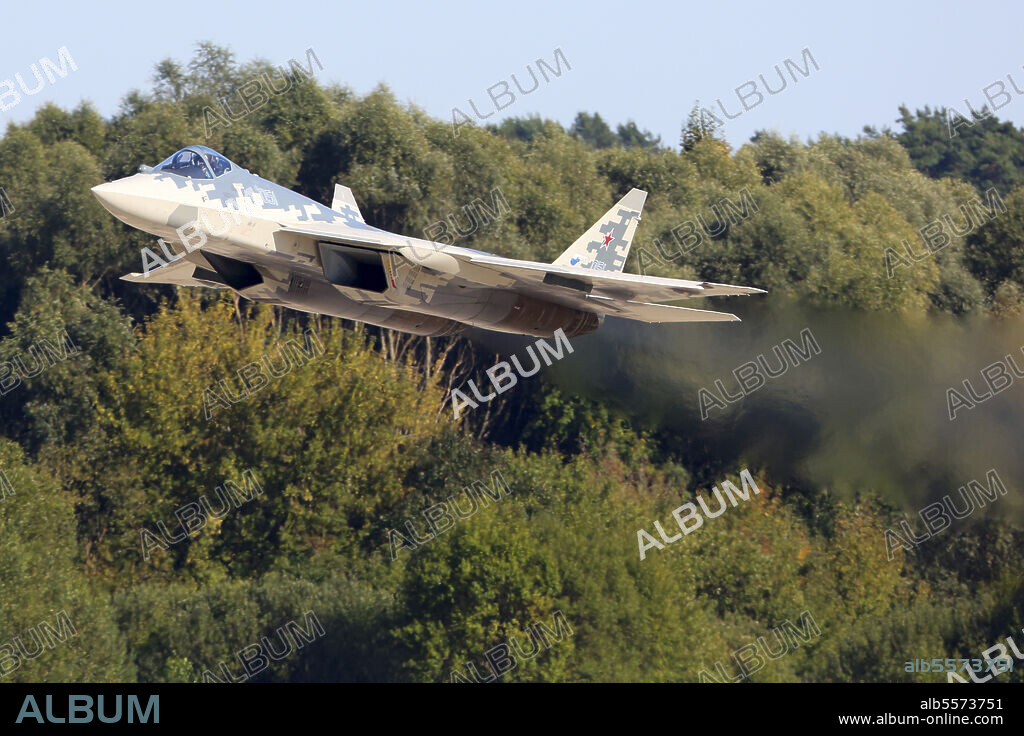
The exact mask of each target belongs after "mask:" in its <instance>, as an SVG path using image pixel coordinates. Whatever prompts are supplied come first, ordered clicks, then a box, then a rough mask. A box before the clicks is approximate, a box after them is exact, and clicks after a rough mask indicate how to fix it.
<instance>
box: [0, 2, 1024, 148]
mask: <svg viewBox="0 0 1024 736" xmlns="http://www.w3.org/2000/svg"><path fill="white" fill-rule="evenodd" d="M1009 5H1010V4H1009V3H1006V2H1003V3H992V2H978V1H976V2H972V3H954V2H927V3H925V2H915V3H911V2H900V1H899V0H890V2H863V1H862V2H857V3H852V4H850V3H843V4H841V5H840V4H834V3H827V4H825V3H816V4H810V3H807V4H802V5H801V4H796V3H777V2H775V3H768V4H757V6H756V7H754V6H753V4H748V3H725V2H720V3H701V4H699V5H695V6H693V7H690V6H689V5H688V4H685V3H677V2H651V3H643V2H619V3H611V2H601V3H596V2H590V3H572V4H568V3H552V2H550V1H548V2H516V3H502V4H501V6H500V7H499V6H497V5H490V4H484V3H468V2H467V3H459V2H453V3H445V2H440V1H438V2H432V3H393V2H367V3H358V4H355V3H346V4H344V5H342V4H340V3H338V4H334V3H323V4H320V5H318V4H315V3H313V4H310V3H283V2H275V3H271V2H262V1H261V0H247V1H246V2H222V3H209V2H202V3H200V2H190V1H188V0H177V1H176V2H174V3H170V4H159V5H156V4H148V3H138V2H107V3H97V4H74V5H72V4H70V3H68V4H66V5H65V4H60V5H48V6H38V5H35V4H33V3H16V4H15V3H9V4H8V6H7V7H5V9H4V13H3V26H4V39H3V44H2V48H0V80H3V79H12V80H13V79H14V75H15V73H18V72H20V73H21V74H22V76H23V77H27V80H26V81H27V83H29V84H30V85H31V84H32V83H33V82H34V79H33V77H32V74H31V71H30V65H31V64H32V63H34V62H35V63H38V60H39V59H40V58H41V57H44V56H48V57H49V58H51V59H53V60H56V59H57V56H56V52H57V49H58V48H60V47H62V46H66V47H67V48H68V51H69V52H70V53H71V55H72V57H73V58H74V60H75V63H76V64H77V66H78V71H77V72H73V73H71V74H70V75H69V76H68V77H66V78H65V79H59V78H58V79H57V80H56V82H55V84H53V85H52V86H49V85H48V86H47V87H46V88H45V89H44V90H43V91H42V92H40V93H38V94H36V95H34V96H32V97H24V99H23V100H22V101H21V102H20V103H19V104H18V105H17V106H15V107H13V108H11V109H10V110H8V111H6V112H2V113H0V123H2V124H4V125H6V123H7V121H10V120H15V121H19V122H20V121H24V120H26V119H28V118H30V117H31V116H32V114H33V111H34V110H35V109H36V108H37V107H38V106H39V105H40V104H42V103H43V102H45V101H53V102H56V103H57V104H59V105H62V106H66V107H68V106H74V105H76V104H77V103H78V102H79V101H80V100H82V99H87V100H90V101H92V102H93V103H94V104H95V105H96V106H97V107H98V109H99V110H100V112H101V113H102V114H104V115H110V114H112V113H114V112H115V111H116V110H117V108H118V105H119V102H120V99H121V97H122V96H123V95H124V94H125V92H127V91H128V90H129V89H131V88H140V89H148V88H149V85H150V78H151V75H152V69H153V65H154V64H155V63H156V62H157V61H158V60H160V59H162V58H165V57H168V56H170V57H173V58H176V59H179V60H182V61H185V60H187V59H188V58H189V57H190V55H191V51H192V47H193V44H194V42H195V41H196V40H199V39H204V40H212V41H215V42H217V43H219V44H223V45H227V46H229V47H231V48H232V49H233V50H234V51H235V52H236V54H237V56H238V58H239V59H241V60H248V59H251V58H254V57H262V58H265V59H268V60H269V61H271V62H273V63H278V64H281V63H286V62H287V60H288V59H290V58H297V59H298V58H304V55H305V51H306V49H308V48H311V47H312V48H313V49H314V50H315V52H316V55H317V56H318V58H319V59H320V60H321V62H322V63H323V66H324V69H323V71H322V72H320V73H319V78H320V79H321V80H322V81H335V82H340V83H343V84H347V85H349V86H350V87H352V88H354V89H355V90H356V91H357V92H360V93H365V92H367V91H369V90H371V89H372V88H373V87H374V86H375V85H376V84H378V83H379V82H385V83H387V84H388V85H389V86H390V87H391V89H392V90H393V91H394V92H395V94H396V95H397V97H398V98H399V99H401V100H405V101H410V102H413V103H415V104H417V105H419V106H420V107H422V108H424V109H426V110H427V111H428V112H429V113H430V114H432V115H434V116H435V117H439V118H443V119H446V120H450V119H451V117H452V108H454V107H458V108H460V109H461V110H463V111H465V112H467V113H470V114H472V112H471V110H470V108H469V102H468V101H469V100H470V99H472V100H473V101H474V102H475V104H476V105H477V108H478V110H479V111H480V112H481V113H482V114H486V113H488V112H490V111H493V109H494V105H493V104H492V103H491V102H490V100H489V98H488V97H487V89H488V88H489V87H491V86H492V85H495V84H498V83H500V82H501V81H502V80H505V81H509V80H510V79H511V75H512V74H515V75H516V77H517V78H518V79H519V80H520V83H521V84H522V85H523V86H524V88H528V87H529V86H531V84H532V83H531V82H530V74H529V71H528V69H527V67H528V65H529V66H530V67H532V68H533V69H534V70H535V71H536V69H537V62H536V60H537V59H540V58H542V59H545V60H546V61H547V62H548V63H549V64H551V65H552V66H553V65H554V57H553V54H554V51H555V49H561V50H562V52H563V54H564V56H565V58H566V60H567V61H568V63H569V64H570V65H571V67H572V68H571V71H565V72H563V74H562V76H561V77H550V81H549V82H548V83H547V84H545V83H543V80H541V84H540V85H539V87H538V89H536V90H535V91H533V92H532V93H530V94H528V95H521V94H519V93H518V92H516V89H515V87H514V86H512V90H513V92H515V93H516V96H517V99H516V101H515V103H514V104H512V105H510V106H509V107H508V108H507V109H505V110H504V111H503V112H501V113H497V114H495V115H494V116H493V117H491V118H490V119H489V120H488V121H487V122H491V121H494V120H497V119H499V118H500V117H502V116H504V115H517V116H518V115H527V114H531V113H539V114H541V115H543V116H545V117H549V118H553V119H556V120H558V121H560V122H562V123H563V124H565V125H568V124H569V123H571V122H572V119H573V118H574V117H575V115H576V113H577V112H578V111H580V110H588V111H597V112H600V113H601V115H602V116H603V117H604V118H605V119H607V120H609V121H610V122H611V123H613V124H615V123H619V122H625V121H626V120H627V119H630V118H632V119H634V120H636V121H637V123H638V124H639V125H640V126H641V127H642V128H648V129H650V130H652V131H653V132H655V133H657V134H660V135H661V136H662V139H663V140H664V141H665V142H668V143H672V144H676V143H677V142H678V138H679V127H680V123H681V121H682V120H683V119H684V118H685V117H686V115H687V114H688V112H689V110H690V108H691V107H692V105H693V103H694V100H696V99H698V98H699V99H700V100H701V101H702V103H703V104H704V105H705V106H707V107H709V108H710V107H712V106H714V105H715V100H716V99H721V100H722V103H723V104H724V105H725V108H726V109H727V110H728V111H729V113H730V114H733V115H734V114H736V112H738V111H739V110H741V109H742V108H741V107H740V103H739V101H738V99H737V94H736V92H735V91H734V90H735V89H736V88H737V87H739V86H741V85H743V84H744V83H745V82H747V81H748V80H754V82H755V84H756V85H757V87H758V90H759V92H761V93H762V94H763V95H764V101H763V102H762V103H761V104H760V105H758V106H756V107H753V108H752V109H750V110H749V111H746V112H744V113H743V114H742V115H740V116H739V117H736V118H735V119H733V120H729V121H727V123H726V126H725V134H726V137H727V138H728V139H729V140H730V141H731V142H732V143H733V144H734V145H738V144H740V143H742V142H743V141H745V140H746V139H747V138H748V137H749V136H750V135H751V134H752V133H753V132H754V131H755V130H758V129H764V128H773V129H775V130H778V131H779V132H780V133H783V134H785V135H789V134H796V135H798V136H800V137H801V138H807V137H811V136H815V135H816V134H817V133H819V132H822V131H825V132H838V133H842V134H844V135H851V136H852V135H856V134H857V133H859V132H860V130H861V128H862V126H863V125H865V124H872V125H876V126H883V125H893V124H894V120H895V118H896V115H897V108H898V106H899V105H900V104H901V103H906V104H907V105H908V106H910V107H911V108H912V109H913V108H915V107H923V106H924V105H926V104H930V105H932V106H935V105H946V106H954V107H957V108H958V109H959V110H960V111H961V112H965V113H966V112H967V110H966V106H965V104H964V100H965V98H966V99H967V100H969V101H970V102H971V104H972V105H974V106H975V107H976V108H980V105H981V104H982V103H983V102H984V96H983V94H982V88H983V87H985V86H986V85H988V84H990V83H991V82H993V81H995V80H997V79H1002V80H1003V81H1004V82H1005V81H1006V75H1007V74H1010V75H1012V76H1013V79H1014V81H1015V82H1016V84H1017V85H1018V87H1019V88H1020V89H1024V67H1022V65H1024V48H1022V47H1021V45H1020V42H1019V35H1020V28H1021V26H1022V23H1021V20H1022V19H1024V8H1021V7H1015V8H1011V7H1009ZM805 48H806V49H809V50H810V52H811V54H812V55H813V56H814V59H815V60H816V61H817V63H818V65H819V67H820V69H819V70H817V71H812V72H811V74H810V75H809V76H808V77H806V78H804V77H802V76H799V75H798V76H797V79H798V80H799V81H798V83H794V82H792V81H791V80H790V82H789V84H788V86H787V88H786V89H785V90H783V91H782V92H779V93H778V94H776V95H768V94H766V93H764V90H763V86H762V83H761V82H760V81H759V80H758V75H764V77H765V79H766V80H767V81H768V83H769V84H771V85H772V86H773V88H777V87H778V85H779V84H780V83H779V81H778V78H777V76H775V72H774V70H773V67H774V66H775V65H776V64H779V65H782V64H783V61H784V60H785V59H791V60H793V61H794V62H799V61H800V59H801V53H802V51H803V49H805ZM0 84H2V82H0ZM1006 88H1007V89H1008V90H1009V92H1010V100H1009V102H1008V103H1007V104H1006V106H1005V107H1004V108H1002V109H1001V110H999V112H998V113H997V114H998V115H999V116H1000V117H1001V118H1004V119H1009V120H1012V121H1013V122H1014V123H1016V124H1018V125H1021V124H1022V123H1024V94H1022V95H1017V94H1016V93H1015V92H1014V91H1013V89H1012V87H1011V86H1010V85H1009V83H1007V85H1006ZM747 89H748V90H749V89H750V88H749V87H748V88H747ZM496 94H497V91H496ZM503 99H505V100H507V99H508V98H503ZM756 100H757V97H756V95H752V96H751V98H750V103H753V102H755V101H756ZM715 109H716V111H717V106H716V107H715ZM720 117H722V116H721V115H720Z"/></svg>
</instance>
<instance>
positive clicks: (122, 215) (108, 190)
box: [91, 179, 159, 229]
mask: <svg viewBox="0 0 1024 736" xmlns="http://www.w3.org/2000/svg"><path fill="white" fill-rule="evenodd" d="M91 191H92V193H93V194H94V195H96V199H98V200H99V201H100V204H102V205H103V206H104V207H105V208H106V209H107V211H108V212H110V214H112V215H113V216H114V217H116V218H117V219H119V220H121V221H122V222H125V223H127V224H129V225H131V226H132V227H137V228H140V229H145V226H146V225H148V224H151V223H153V222H155V221H156V220H157V215H158V214H159V213H158V212H157V211H156V210H157V209H158V208H157V207H155V205H156V203H155V202H154V201H153V200H152V198H150V197H146V196H142V195H141V194H140V193H139V192H138V190H137V188H136V187H135V186H134V185H133V182H130V181H128V180H125V179H119V180H118V181H110V182H107V183H106V184H98V185H97V186H94V187H93V188H92V189H91Z"/></svg>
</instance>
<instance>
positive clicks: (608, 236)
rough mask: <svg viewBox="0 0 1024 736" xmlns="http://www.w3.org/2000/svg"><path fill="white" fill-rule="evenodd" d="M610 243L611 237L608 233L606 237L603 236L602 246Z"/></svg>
mask: <svg viewBox="0 0 1024 736" xmlns="http://www.w3.org/2000/svg"><path fill="white" fill-rule="evenodd" d="M610 242H612V235H611V233H608V234H607V235H605V236H604V244H605V245H608V243H610Z"/></svg>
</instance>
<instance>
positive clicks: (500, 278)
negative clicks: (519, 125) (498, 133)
mask: <svg viewBox="0 0 1024 736" xmlns="http://www.w3.org/2000/svg"><path fill="white" fill-rule="evenodd" d="M284 232H289V233H295V234H301V235H305V236H307V237H314V238H317V239H318V240H322V241H329V242H336V243H339V244H349V245H358V246H362V247H369V248H371V249H375V250H381V251H388V252H391V253H398V254H400V255H402V256H403V257H404V258H406V259H408V260H409V261H411V262H413V263H415V264H417V265H420V266H424V267H426V268H430V269H433V270H435V271H438V272H441V273H445V274H448V275H450V276H452V277H457V278H460V279H463V280H465V281H467V282H469V283H470V284H478V285H480V286H482V287H489V288H506V289H510V290H513V291H518V292H521V293H524V294H529V295H531V296H535V297H538V298H542V299H548V300H550V301H552V302H555V303H558V304H563V305H565V306H570V307H574V308H576V309H583V310H586V311H590V312H595V313H597V314H604V315H609V316H614V317H622V318H625V319H632V320H638V321H642V322H701V321H715V322H718V321H738V319H739V318H738V317H736V316H735V315H732V314H728V313H725V312H713V311H706V310H700V309H689V308H687V307H678V306H670V305H667V304H662V303H660V302H673V301H678V300H681V299H689V298H693V297H704V296H729V295H746V294H763V293H765V292H764V290H763V289H755V288H753V287H749V286H732V285H730V284H718V283H714V282H710V281H690V280H686V279H667V278H661V277H657V276H640V275H638V274H632V273H623V272H621V271H602V270H596V269H593V268H580V267H576V266H570V265H555V264H547V263H538V262H535V261H520V260H516V259H513V258H503V257H501V256H496V255H491V254H487V253H481V252H478V251H473V250H469V249H467V248H458V247H451V246H448V247H446V246H444V245H442V244H436V243H427V242H426V241H418V240H417V241H415V242H414V241H413V240H410V239H407V240H406V242H404V243H395V242H393V241H392V242H387V241H386V240H385V239H384V238H380V239H377V238H367V237H349V236H345V237H339V236H338V235H337V234H336V233H329V232H325V231H320V230H316V229H306V228H294V227H292V228H287V229H285V230H284Z"/></svg>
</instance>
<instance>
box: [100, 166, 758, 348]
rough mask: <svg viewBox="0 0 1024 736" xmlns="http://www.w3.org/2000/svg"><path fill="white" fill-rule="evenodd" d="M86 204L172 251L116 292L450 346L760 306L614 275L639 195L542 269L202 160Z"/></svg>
mask: <svg viewBox="0 0 1024 736" xmlns="http://www.w3.org/2000/svg"><path fill="white" fill-rule="evenodd" d="M92 191H93V193H94V194H95V195H96V197H97V198H98V199H99V201H100V202H101V203H102V204H103V206H104V207H105V208H106V209H107V210H109V211H110V213H111V214H113V215H114V216H115V217H117V218H118V219H120V220H122V221H123V222H125V223H127V224H128V225H131V226H132V227H134V228H137V229H139V230H143V231H145V232H147V233H150V234H152V235H155V236H156V237H158V238H160V239H161V240H162V241H164V242H165V243H170V244H174V246H176V247H175V248H173V250H174V251H175V252H174V253H173V254H168V255H169V256H171V259H170V260H169V262H166V263H163V262H162V261H161V263H162V265H160V266H159V267H158V268H154V269H152V270H149V269H148V268H147V269H146V270H145V272H144V273H132V274H129V275H127V276H124V277H122V278H124V279H125V280H127V281H132V282H136V283H156V284H177V285H180V286H202V287H207V288H211V289H230V290H232V291H234V292H236V293H238V294H240V295H242V296H243V297H245V298H246V299H250V300H252V301H255V302H264V303H267V304H278V305H281V306H285V307H289V308H291V309H296V310H300V311H304V312H311V313H316V314H325V315H331V316H334V317H343V318H346V319H351V320H355V321H359V322H366V323H369V324H373V325H379V326H381V327H387V328H390V329H394V330H399V331H401V332H409V333H413V334H415V335H427V336H435V335H436V336H440V335H452V334H455V333H458V332H460V331H462V330H464V329H465V328H466V327H467V326H469V325H472V326H475V327H481V328H484V329H488V330H496V331H498V332H507V333H513V334H520V335H529V336H534V337H552V336H554V334H555V332H556V331H558V330H561V331H562V333H563V334H564V335H565V336H566V337H576V336H578V335H584V334H586V333H588V332H593V331H594V330H596V329H597V328H598V327H600V326H601V324H602V322H603V321H604V318H605V317H608V316H610V317H621V318H623V319H629V320H636V321H639V322H648V323H658V322H729V321H739V320H738V318H737V317H736V316H735V315H733V314H728V313H725V312H712V311H706V310H700V309H691V308H688V307H682V306H675V305H671V304H666V303H665V302H673V301H679V300H683V299H690V298H693V297H704V296H720V295H733V294H755V293H764V292H763V291H762V290H761V289H755V288H752V287H747V286H730V285H728V284H716V283H712V282H708V281H688V280H684V279H667V278H658V277H650V276H639V275H635V274H629V273H623V267H624V266H625V264H626V257H627V256H628V254H629V248H630V245H631V244H632V241H633V235H634V234H635V233H636V228H637V225H638V224H639V222H640V213H641V210H642V209H643V206H644V201H645V200H646V198H647V193H646V192H644V191H641V190H639V189H632V190H631V191H629V192H628V193H627V194H626V195H625V196H624V197H622V199H620V200H619V201H618V202H617V203H616V204H615V205H614V206H612V207H611V208H610V209H609V210H608V211H607V212H606V213H605V214H604V215H603V216H602V217H601V219H599V220H598V221H597V222H595V223H594V224H593V225H592V226H591V227H590V229H589V230H587V231H586V232H585V233H583V235H581V236H580V237H579V238H578V239H577V240H576V242H574V243H573V244H572V245H570V246H569V247H568V248H567V249H566V250H565V252H564V253H562V255H560V256H559V257H558V258H556V259H555V261H554V262H553V263H550V264H549V263H536V262H533V261H522V260H516V259H513V258H505V257H502V256H499V255H494V254H492V253H484V252H482V251H478V250H473V249H471V248H463V247H459V246H455V245H449V244H446V243H439V242H434V241H430V240H424V239H420V238H414V237H409V236H406V235H399V234H396V233H390V232H387V231H385V230H381V229H379V228H376V227H373V226H372V225H369V224H368V223H367V222H366V221H365V220H364V219H363V216H362V214H361V213H360V211H359V205H358V204H356V200H355V197H354V196H353V194H352V190H350V189H349V188H348V187H345V186H342V185H341V184H337V185H336V186H335V189H334V201H333V202H332V203H331V206H330V207H327V206H325V205H323V204H320V203H319V202H315V201H313V200H312V199H309V198H308V197H305V196H303V195H301V194H299V193H297V192H294V191H291V190H290V189H287V188H285V187H282V186H279V185H277V184H275V183H273V182H270V181H267V180H266V179H263V178H261V177H259V176H257V175H256V174H253V173H251V172H249V171H247V170H246V169H243V168H242V167H241V166H239V165H237V164H235V163H233V162H232V161H229V160H228V159H227V158H225V157H224V156H222V155H220V154H219V153H217V152H216V151H213V150H212V149H210V148H207V147H205V146H189V147H188V148H184V149H182V150H180V151H178V152H177V153H175V154H174V155H173V156H171V157H170V158H168V159H167V160H165V161H163V162H162V163H160V164H159V165H158V166H154V167H147V166H143V167H140V169H139V172H138V173H137V174H135V175H133V176H129V177H127V178H124V179H119V180H117V181H112V182H109V183H106V184H100V185H99V186H96V187H93V189H92Z"/></svg>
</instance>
